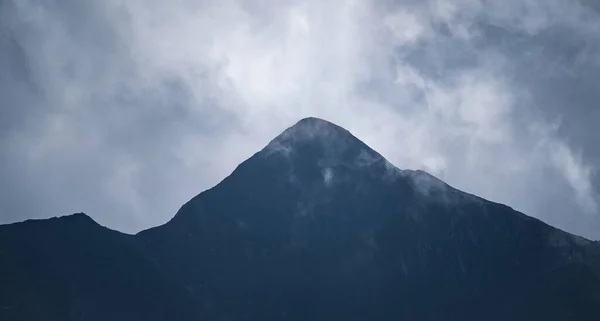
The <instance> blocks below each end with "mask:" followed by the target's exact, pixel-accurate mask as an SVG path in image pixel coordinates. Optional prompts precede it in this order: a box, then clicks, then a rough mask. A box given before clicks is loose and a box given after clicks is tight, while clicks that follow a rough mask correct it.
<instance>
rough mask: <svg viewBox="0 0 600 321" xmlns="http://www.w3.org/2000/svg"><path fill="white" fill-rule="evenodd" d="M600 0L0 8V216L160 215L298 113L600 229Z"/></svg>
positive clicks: (408, 161) (151, 1) (141, 222)
mask: <svg viewBox="0 0 600 321" xmlns="http://www.w3.org/2000/svg"><path fill="white" fill-rule="evenodd" d="M597 3H598V2H596V1H595V0H579V2H577V1H576V0H570V1H569V0H503V1H496V0H489V1H488V0H430V1H424V0H398V1H394V0H362V1H361V0H347V1H344V0H328V1H321V0H289V1H275V0H271V1H268V0H172V1H158V0H88V1H80V0H0V222H2V223H7V222H14V221H19V220H24V219H27V218H45V217H51V216H57V215H63V214H70V213H74V212H81V211H83V212H86V213H88V214H89V215H90V216H92V217H93V218H94V219H96V220H97V221H98V222H99V223H101V224H103V225H106V226H108V227H111V228H115V229H118V230H121V231H125V232H136V231H139V230H140V229H143V228H147V227H150V226H153V225H157V224H161V223H164V222H165V221H167V220H168V219H169V218H171V217H172V216H173V215H174V213H175V212H176V211H177V209H178V208H179V206H181V205H182V204H183V203H184V202H185V201H187V200H189V199H190V198H191V197H193V196H194V195H196V194H198V193H199V192H201V191H203V190H205V189H207V188H210V187H211V186H213V185H215V184H216V183H218V182H219V181H220V180H221V179H223V178H224V177H225V176H226V175H228V174H229V173H230V172H231V171H232V170H233V169H234V168H235V166H236V165H237V164H238V163H240V162H241V161H243V160H244V159H246V158H247V157H249V156H251V155H252V154H253V153H254V152H256V151H257V150H258V149H260V148H262V147H263V146H264V145H265V144H266V143H267V142H268V141H269V140H270V139H271V138H273V137H274V136H276V135H277V134H278V133H280V132H281V131H282V130H284V129H285V128H286V127H288V126H290V125H292V124H293V123H295V122H296V121H297V120H299V119H300V118H302V117H305V116H317V117H322V118H326V119H328V120H330V121H333V122H335V123H337V124H339V125H341V126H343V127H345V128H347V129H349V130H350V131H351V132H353V133H354V134H355V135H357V136H358V137H359V138H361V139H362V140H363V141H365V142H366V143H367V144H369V145H370V146H372V147H373V148H374V149H376V150H378V151H379V152H381V153H382V154H383V155H384V156H385V157H387V158H388V160H389V161H390V162H392V163H393V164H395V165H397V166H398V167H400V168H408V169H425V170H427V171H429V172H430V173H432V174H434V175H436V176H438V177H439V178H441V179H443V180H445V181H446V182H448V183H449V184H451V185H453V186H455V187H457V188H460V189H462V190H465V191H468V192H471V193H474V194H477V195H480V196H483V197H485V198H488V199H490V200H493V201H497V202H502V203H506V204H508V205H510V206H512V207H514V208H516V209H518V210H520V211H523V212H525V213H527V214H529V215H532V216H535V217H538V218H541V219H543V220H545V221H546V222H548V223H551V224H553V225H555V226H558V227H560V228H563V229H565V230H567V231H569V232H573V233H577V234H580V235H584V236H587V237H590V238H594V239H600V210H599V202H600V197H599V193H600V173H599V172H598V169H599V167H600V143H599V142H600V129H599V128H598V126H600V5H598V4H597Z"/></svg>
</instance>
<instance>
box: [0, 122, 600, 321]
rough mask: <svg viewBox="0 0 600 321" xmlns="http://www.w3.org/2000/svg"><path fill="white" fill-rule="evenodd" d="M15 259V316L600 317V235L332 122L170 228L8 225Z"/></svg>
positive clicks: (5, 278) (234, 178)
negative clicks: (558, 224)
mask: <svg viewBox="0 0 600 321" xmlns="http://www.w3.org/2000/svg"><path fill="white" fill-rule="evenodd" d="M0 262H1V263H2V266H0V280H2V283H0V284H4V282H6V284H8V286H7V287H5V286H1V287H0V319H2V320H5V319H6V320H101V319H102V320H142V319H143V320H167V319H169V320H191V319H194V318H196V319H197V320H252V321H254V320H256V321H259V320H260V321H265V320H415V321H424V320H461V321H470V320H473V321H480V320H511V321H515V320H577V321H585V320H590V321H592V320H594V321H597V320H600V245H599V244H598V243H597V242H591V241H589V240H586V239H584V238H580V237H577V236H573V235H571V234H568V233H566V232H563V231H561V230H558V229H556V228H553V227H551V226H549V225H547V224H545V223H543V222H541V221H539V220H537V219H534V218H531V217H528V216H526V215H524V214H522V213H519V212H516V211H514V210H512V209H511V208H509V207H507V206H504V205H501V204H496V203H493V202H489V201H486V200H484V199H481V198H478V197H476V196H473V195H470V194H466V193H464V192H461V191H459V190H456V189H454V188H452V187H450V186H448V185H447V184H445V183H444V182H442V181H440V180H438V179H437V178H435V177H433V176H431V175H429V174H427V173H425V172H422V171H410V170H399V169H397V168H395V167H394V166H392V165H391V164H390V163H388V162H387V161H386V160H385V159H384V158H383V157H382V156H381V155H379V154H378V153H377V152H375V151H373V150H372V149H371V148H369V147H368V146H366V145H365V144H364V143H362V142H361V141H360V140H358V139H357V138H355V137H354V136H352V135H351V134H350V133H349V132H348V131H346V130H344V129H343V128H341V127H338V126H336V125H334V124H331V123H329V122H326V121H324V120H320V119H316V118H307V119H303V120H301V121H300V122H298V123H297V124H296V125H295V126H293V127H291V128H289V129H287V130H286V131H285V132H283V133H282V134H281V135H280V136H278V137H277V138H275V139H274V140H273V141H271V142H270V143H269V145H267V146H266V147H265V148H264V149H263V150H261V151H259V152H258V153H256V154H255V155H254V156H252V157H251V158H249V159H248V160H246V161H245V162H243V163H242V164H240V165H239V166H238V167H237V168H236V169H235V171H234V172H233V173H232V174H231V175H230V176H229V177H227V178H225V179H224V180H223V181H222V182H221V183H220V184H218V185H217V186H215V187H214V188H212V189H210V190H207V191H205V192H203V193H201V194H199V195H198V196H196V197H195V198H193V199H192V200H190V201H189V202H188V203H186V204H185V205H184V206H183V207H182V208H181V209H180V210H179V211H178V213H177V214H176V215H175V217H174V218H173V219H172V220H171V221H170V222H168V223H167V224H165V225H162V226H159V227H156V228H152V229H150V230H147V231H144V232H141V233H139V234H138V235H136V236H129V235H123V234H120V233H118V232H114V231H110V230H107V229H105V228H102V227H100V226H98V225H96V224H95V223H94V222H93V221H91V219H89V218H87V217H83V216H81V215H79V216H75V217H71V218H67V219H58V220H57V219H54V220H47V221H35V222H24V223H19V224H14V225H10V226H4V227H0ZM5 263H6V264H5ZM5 302H8V303H5ZM7 307H8V309H7ZM2 309H4V310H2ZM2 313H4V314H2ZM19 313H22V315H24V316H26V317H21V314H19ZM3 315H4V316H6V317H2V316H3ZM42 315H43V316H44V318H42V317H41V316H42Z"/></svg>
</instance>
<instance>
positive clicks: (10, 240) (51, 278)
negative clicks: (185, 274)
mask: <svg viewBox="0 0 600 321" xmlns="http://www.w3.org/2000/svg"><path fill="white" fill-rule="evenodd" d="M138 243H139V242H136V240H135V239H134V237H133V236H131V235H125V234H122V233H119V232H115V231H111V230H109V229H106V228H104V227H101V226H100V225H98V224H96V223H95V222H94V221H93V220H92V219H91V218H89V217H88V216H86V215H85V214H74V215H71V216H64V217H61V218H53V219H49V220H30V221H26V222H23V223H17V224H11V225H4V226H0V320H3V321H4V320H90V321H91V320H94V321H95V320H98V321H106V320H164V321H172V320H201V319H200V318H199V317H198V314H197V310H196V307H195V305H194V304H193V303H194V302H193V301H192V299H191V298H190V296H189V294H188V291H187V290H186V289H184V288H183V287H181V286H179V285H177V284H176V283H175V282H174V281H173V280H174V279H173V277H172V276H171V275H169V274H168V273H167V272H166V271H165V270H164V269H162V268H160V267H159V266H158V264H157V262H156V261H155V260H154V259H153V258H152V256H151V255H148V254H147V253H145V252H144V251H143V250H142V248H141V247H140V246H139V244H138Z"/></svg>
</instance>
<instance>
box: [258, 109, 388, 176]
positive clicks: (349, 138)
mask: <svg viewBox="0 0 600 321" xmlns="http://www.w3.org/2000/svg"><path fill="white" fill-rule="evenodd" d="M263 151H264V152H265V153H266V154H267V155H272V154H274V153H276V154H283V155H285V156H286V157H288V158H290V157H292V156H293V157H300V158H303V159H304V160H305V161H311V162H316V163H318V164H320V165H321V166H328V165H334V164H342V163H343V164H346V165H350V164H354V165H356V166H361V167H362V166H370V165H373V164H384V163H385V164H389V163H388V162H387V161H386V160H385V159H384V158H383V156H381V155H380V154H379V153H377V152H376V151H374V150H373V149H371V148H370V147H369V146H367V145H366V144H365V143H363V142H362V141H361V140H360V139H358V138H356V137H355V136H354V135H353V134H352V133H350V132H349V131H348V130H346V129H344V128H342V127H340V126H338V125H336V124H334V123H332V122H329V121H327V120H324V119H320V118H316V117H307V118H303V119H301V120H300V121H298V122H297V123H296V124H295V125H293V126H291V127H289V128H288V129H286V130H285V131H283V133H281V134H280V135H279V136H277V137H276V138H275V139H273V140H272V141H271V142H270V143H269V144H268V145H267V147H265V149H264V150H263Z"/></svg>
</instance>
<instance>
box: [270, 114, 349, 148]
mask: <svg viewBox="0 0 600 321" xmlns="http://www.w3.org/2000/svg"><path fill="white" fill-rule="evenodd" d="M342 138H354V139H355V140H358V139H357V138H356V137H354V136H353V135H352V134H351V133H350V132H348V131H347V130H345V129H344V128H342V127H340V126H338V125H336V124H334V123H332V122H329V121H327V120H324V119H320V118H316V117H307V118H303V119H301V120H300V121H298V122H297V123H296V124H294V125H293V126H291V127H289V128H288V129H286V130H285V131H283V133H281V134H280V135H279V136H277V137H276V138H275V139H274V140H273V141H272V143H273V142H274V143H276V144H277V143H290V142H292V141H307V140H320V141H323V142H329V143H331V142H335V140H339V139H342Z"/></svg>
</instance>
